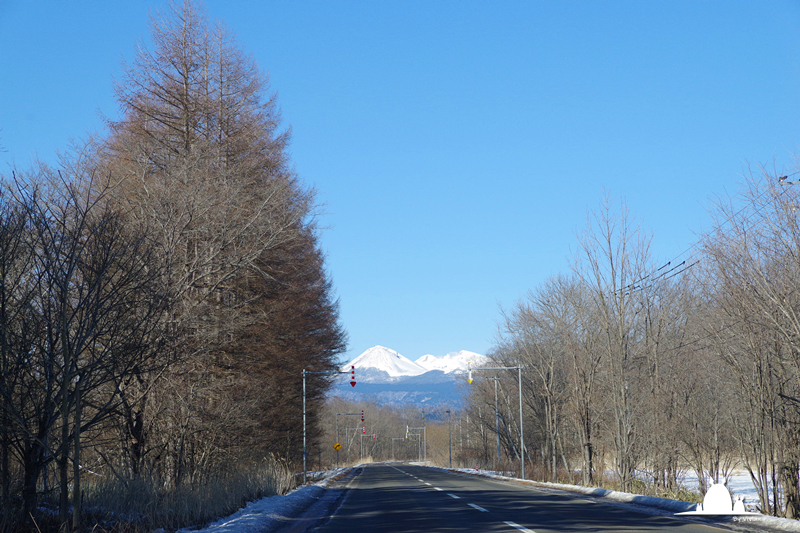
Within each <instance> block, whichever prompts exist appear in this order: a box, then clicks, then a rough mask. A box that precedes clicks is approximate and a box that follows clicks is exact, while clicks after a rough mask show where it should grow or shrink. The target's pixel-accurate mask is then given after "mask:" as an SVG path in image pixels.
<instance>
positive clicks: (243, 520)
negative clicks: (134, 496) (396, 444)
mask: <svg viewBox="0 0 800 533" xmlns="http://www.w3.org/2000/svg"><path fill="white" fill-rule="evenodd" d="M347 470H350V469H349V468H337V469H334V470H328V471H325V472H308V476H310V477H311V478H312V479H320V478H321V479H320V481H317V482H316V483H311V484H308V485H304V486H302V487H299V488H297V489H295V490H293V491H291V492H289V493H288V494H286V495H285V496H270V497H269V498H263V499H261V500H258V501H255V502H250V503H248V504H247V505H246V506H245V507H243V508H242V509H239V511H237V512H235V513H234V514H232V515H230V516H227V517H225V518H220V519H218V520H215V521H214V522H211V523H210V524H208V525H206V526H205V527H203V528H201V529H195V528H194V527H188V528H184V529H180V530H178V533H266V532H269V531H274V530H275V529H277V528H279V527H281V526H283V525H285V521H286V519H288V518H293V517H296V516H297V515H299V514H300V513H302V512H303V510H305V509H306V508H307V507H308V506H309V505H311V504H312V503H314V502H315V501H316V500H318V499H319V498H320V497H321V495H322V494H323V493H324V492H325V488H326V487H327V486H328V484H329V483H330V482H331V480H332V479H334V478H335V477H337V476H338V475H339V474H342V473H344V472H346V471H347ZM161 532H163V530H157V531H155V532H153V533H161Z"/></svg>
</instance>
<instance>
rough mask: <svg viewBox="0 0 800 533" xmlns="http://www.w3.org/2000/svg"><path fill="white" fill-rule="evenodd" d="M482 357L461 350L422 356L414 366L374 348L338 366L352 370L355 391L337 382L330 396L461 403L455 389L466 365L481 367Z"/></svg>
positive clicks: (392, 401)
mask: <svg viewBox="0 0 800 533" xmlns="http://www.w3.org/2000/svg"><path fill="white" fill-rule="evenodd" d="M485 359H486V358H485V356H482V355H480V354H477V353H475V352H468V351H466V350H462V351H460V352H451V353H449V354H447V355H445V356H444V357H434V356H433V355H425V356H422V357H420V358H419V359H418V360H417V362H414V361H411V360H410V359H408V358H406V357H403V356H402V355H400V354H399V353H397V352H396V351H394V350H392V349H390V348H386V347H384V346H374V347H372V348H370V349H369V350H367V351H365V352H364V353H362V354H361V355H359V356H358V357H356V358H355V359H353V360H352V361H351V362H350V363H348V364H346V365H344V366H342V371H344V372H349V371H350V367H351V366H355V367H356V382H357V385H356V386H355V387H351V386H350V384H349V383H348V382H347V381H346V380H339V381H341V383H339V382H337V385H335V387H334V388H333V389H332V390H331V394H332V395H333V396H338V397H341V398H346V399H348V400H350V401H362V400H377V401H378V402H379V403H382V404H407V403H414V404H423V403H424V404H426V405H427V404H444V405H454V404H457V403H459V402H460V401H461V393H460V392H459V391H458V387H459V386H461V385H460V384H461V382H464V379H462V378H459V377H458V376H459V374H462V373H464V372H466V368H467V362H468V361H469V362H471V363H472V364H473V366H475V365H476V364H480V363H483V362H484V361H485Z"/></svg>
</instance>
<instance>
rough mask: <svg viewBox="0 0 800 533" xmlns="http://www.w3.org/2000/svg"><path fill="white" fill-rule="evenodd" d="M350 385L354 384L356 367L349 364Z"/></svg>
mask: <svg viewBox="0 0 800 533" xmlns="http://www.w3.org/2000/svg"><path fill="white" fill-rule="evenodd" d="M350 386H351V387H355V386H356V367H355V366H353V365H351V366H350Z"/></svg>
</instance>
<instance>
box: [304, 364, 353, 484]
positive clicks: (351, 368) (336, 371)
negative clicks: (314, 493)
mask: <svg viewBox="0 0 800 533" xmlns="http://www.w3.org/2000/svg"><path fill="white" fill-rule="evenodd" d="M336 374H350V385H351V386H353V387H355V386H356V367H354V366H351V367H350V372H339V371H338V370H328V371H326V372H308V371H307V370H306V369H305V368H304V369H303V484H304V485H305V483H306V472H307V471H308V470H307V468H306V458H307V457H308V447H307V440H306V376H308V375H316V376H333V375H336ZM337 456H338V452H337Z"/></svg>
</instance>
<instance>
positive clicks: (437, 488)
mask: <svg viewBox="0 0 800 533" xmlns="http://www.w3.org/2000/svg"><path fill="white" fill-rule="evenodd" d="M433 488H434V489H436V490H438V491H444V489H440V488H439V487H433Z"/></svg>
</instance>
